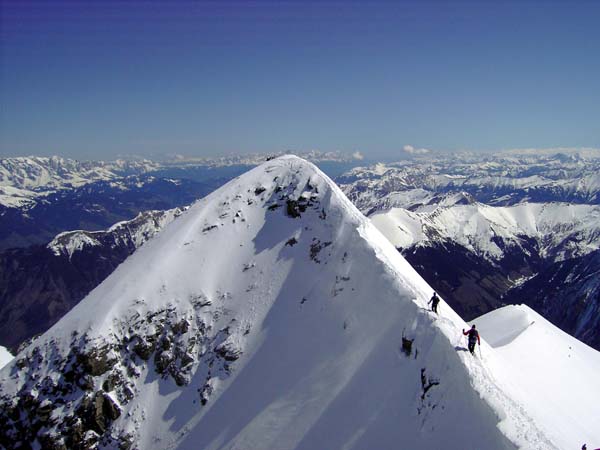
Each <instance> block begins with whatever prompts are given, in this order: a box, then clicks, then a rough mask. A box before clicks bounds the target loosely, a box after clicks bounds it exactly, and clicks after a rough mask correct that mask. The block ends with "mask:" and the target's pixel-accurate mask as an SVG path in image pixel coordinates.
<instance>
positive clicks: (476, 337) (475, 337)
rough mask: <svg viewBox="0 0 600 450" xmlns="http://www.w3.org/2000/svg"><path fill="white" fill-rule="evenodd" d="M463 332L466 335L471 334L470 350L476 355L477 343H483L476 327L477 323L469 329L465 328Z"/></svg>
mask: <svg viewBox="0 0 600 450" xmlns="http://www.w3.org/2000/svg"><path fill="white" fill-rule="evenodd" d="M462 332H463V334H464V335H465V336H469V351H470V352H471V355H474V354H475V343H477V344H479V345H481V340H480V339H479V333H478V332H477V330H476V329H475V325H473V326H472V327H471V329H470V330H468V331H465V330H464V329H463V330H462Z"/></svg>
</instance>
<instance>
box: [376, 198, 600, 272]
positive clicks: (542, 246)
mask: <svg viewBox="0 0 600 450" xmlns="http://www.w3.org/2000/svg"><path fill="white" fill-rule="evenodd" d="M371 220H372V221H373V223H374V224H375V226H376V227H377V228H378V229H379V230H380V231H381V232H382V233H383V234H384V235H385V236H386V237H387V238H388V239H389V240H390V241H391V242H392V243H393V244H394V245H395V246H396V247H399V248H409V247H412V246H415V245H433V244H436V243H443V242H444V241H453V242H457V243H459V244H460V245H462V246H464V247H465V248H468V249H469V250H471V251H473V252H475V253H477V254H478V255H481V256H484V257H486V258H488V259H490V260H499V259H501V258H502V257H503V256H504V253H505V249H506V248H508V247H518V248H522V247H523V246H522V241H523V238H530V239H532V240H533V241H535V242H536V243H537V248H538V252H539V255H540V256H541V257H544V258H550V259H552V260H555V261H561V260H564V259H568V258H574V257H578V256H582V255H586V254H588V253H591V252H593V251H595V250H597V249H598V248H600V207H598V206H594V205H569V204H561V203H550V204H536V203H523V204H519V205H516V206H511V207H493V206H487V205H483V204H481V203H472V204H467V205H465V204H457V203H456V202H454V204H451V205H450V206H445V205H442V206H436V207H434V208H419V209H418V210H417V211H416V212H413V211H408V210H405V209H399V208H394V209H392V210H390V211H388V212H385V213H378V214H375V215H373V216H372V218H371ZM523 251H524V252H525V253H527V252H528V250H526V249H523Z"/></svg>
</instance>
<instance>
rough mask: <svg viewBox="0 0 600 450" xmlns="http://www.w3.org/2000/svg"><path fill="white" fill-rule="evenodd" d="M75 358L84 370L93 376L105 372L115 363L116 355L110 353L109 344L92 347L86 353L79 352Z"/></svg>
mask: <svg viewBox="0 0 600 450" xmlns="http://www.w3.org/2000/svg"><path fill="white" fill-rule="evenodd" d="M77 359H78V360H79V363H80V364H81V365H82V366H83V368H84V370H85V371H86V372H87V373H89V374H90V375H93V376H98V375H102V374H103V373H106V372H107V371H108V370H109V369H111V368H112V366H113V365H114V364H115V363H116V357H115V356H114V355H111V348H110V347H109V346H104V347H100V348H94V349H93V350H92V351H91V352H89V353H87V354H86V353H79V354H78V355H77Z"/></svg>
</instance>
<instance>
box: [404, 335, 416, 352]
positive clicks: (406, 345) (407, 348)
mask: <svg viewBox="0 0 600 450" xmlns="http://www.w3.org/2000/svg"><path fill="white" fill-rule="evenodd" d="M413 341H414V339H407V338H405V337H404V336H402V351H403V352H404V354H405V355H406V356H410V355H411V353H412V343H413Z"/></svg>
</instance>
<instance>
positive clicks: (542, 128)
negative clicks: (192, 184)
mask: <svg viewBox="0 0 600 450" xmlns="http://www.w3.org/2000/svg"><path fill="white" fill-rule="evenodd" d="M0 8H1V10H0V21H1V23H0V105H1V107H0V156H2V157H5V156H20V155H30V154H36V155H52V154H58V155H61V156H67V157H72V158H78V159H110V158H114V157H116V156H117V155H123V154H129V155H131V154H137V155H142V156H153V155H164V154H183V155H186V156H215V155H219V154H228V153H232V152H235V153H251V152H269V151H284V150H290V151H302V150H310V149H315V148H316V149H319V150H322V151H336V150H337V151H342V152H346V153H353V152H355V151H360V152H361V153H362V154H364V155H365V157H369V158H375V157H386V158H389V157H394V156H395V155H400V154H402V153H403V148H405V146H407V145H409V146H411V147H412V148H413V149H417V150H418V149H420V148H427V149H435V150H461V149H468V150H482V151H493V150H500V149H506V148H524V147H527V148H544V147H600V127H599V126H598V124H600V117H599V116H600V114H599V112H598V111H599V109H598V105H599V104H600V77H599V76H598V74H599V73H600V58H598V56H597V55H599V54H600V27H598V26H597V24H598V21H599V19H600V3H599V2H593V1H585V0H584V1H575V2H569V3H563V2H511V1H508V2H466V1H459V2H452V3H451V4H447V3H445V2H437V1H423V2H417V1H414V2H413V1H408V2H385V1H378V2H369V3H368V4H366V3H363V2H357V1H353V2H346V1H324V2H322V1H320V2H316V1H308V2H295V1H290V2H274V1H248V2H242V1H235V2H230V1H223V2H216V1H209V2H204V1H201V2H192V1H173V2H162V1H154V2H144V1H142V2H98V1H89V2H83V1H76V0H57V1H54V2H44V1H39V0H37V1H31V0H19V1H15V0H0Z"/></svg>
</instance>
